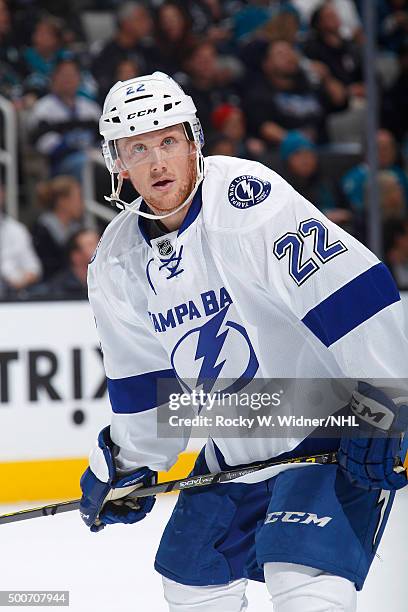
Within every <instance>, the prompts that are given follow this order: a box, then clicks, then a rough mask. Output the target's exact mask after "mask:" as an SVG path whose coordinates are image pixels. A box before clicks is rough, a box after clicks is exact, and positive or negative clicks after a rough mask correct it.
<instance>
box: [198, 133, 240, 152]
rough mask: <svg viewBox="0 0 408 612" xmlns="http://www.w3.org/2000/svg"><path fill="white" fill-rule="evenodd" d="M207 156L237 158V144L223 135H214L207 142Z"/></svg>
mask: <svg viewBox="0 0 408 612" xmlns="http://www.w3.org/2000/svg"><path fill="white" fill-rule="evenodd" d="M205 151H206V155H229V156H230V157H236V150H235V143H234V142H232V140H231V139H230V138H228V137H227V136H223V135H222V134H212V135H211V136H210V137H209V138H207V139H206V141H205Z"/></svg>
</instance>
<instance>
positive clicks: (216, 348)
mask: <svg viewBox="0 0 408 612" xmlns="http://www.w3.org/2000/svg"><path fill="white" fill-rule="evenodd" d="M228 308H229V305H228V306H225V308H223V309H222V310H220V312H219V313H218V314H217V315H216V316H215V317H213V318H212V319H210V320H209V321H208V323H206V324H205V325H203V326H202V327H201V329H200V332H199V338H198V343H197V350H196V354H195V361H197V360H198V359H202V360H203V361H202V363H201V369H200V373H199V375H198V379H197V386H200V385H203V390H204V391H205V392H206V393H209V392H210V391H211V389H212V388H213V386H214V383H215V381H216V380H217V378H218V375H219V373H220V372H221V370H222V367H223V365H224V363H225V359H224V360H223V361H221V363H219V364H217V365H216V362H217V359H218V357H219V355H220V353H221V350H222V347H223V346H224V342H225V339H226V337H227V335H228V331H229V330H228V329H227V330H225V331H223V332H222V333H219V331H220V327H221V325H222V322H223V321H224V319H225V315H226V313H227V310H228Z"/></svg>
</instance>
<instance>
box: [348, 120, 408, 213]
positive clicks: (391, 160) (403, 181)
mask: <svg viewBox="0 0 408 612" xmlns="http://www.w3.org/2000/svg"><path fill="white" fill-rule="evenodd" d="M377 146H378V165H379V168H380V170H389V171H390V172H392V173H393V174H394V175H395V176H396V178H397V180H398V182H399V183H400V185H401V187H402V189H403V193H404V199H405V200H406V201H408V177H407V174H406V172H405V171H404V169H403V168H402V167H401V166H400V165H399V164H398V161H397V160H398V148H397V144H396V142H395V138H394V136H393V135H392V134H391V132H389V131H388V130H384V129H380V130H379V131H378V132H377ZM367 176H368V166H367V164H366V163H362V164H359V165H358V166H355V167H354V168H351V170H349V171H348V172H347V173H346V174H345V176H344V177H343V178H342V180H341V184H342V188H343V191H344V194H345V196H346V198H347V200H348V202H349V204H350V206H352V207H353V208H354V210H355V211H356V212H357V213H359V214H362V213H363V208H364V190H365V184H366V181H367Z"/></svg>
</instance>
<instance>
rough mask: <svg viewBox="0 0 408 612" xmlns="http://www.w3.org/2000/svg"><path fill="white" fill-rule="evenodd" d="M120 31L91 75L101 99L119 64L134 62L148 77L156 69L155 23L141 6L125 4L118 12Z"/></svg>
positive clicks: (94, 66) (108, 43) (108, 87)
mask: <svg viewBox="0 0 408 612" xmlns="http://www.w3.org/2000/svg"><path fill="white" fill-rule="evenodd" d="M117 20H118V29H117V32H116V34H115V36H114V38H113V39H112V40H110V41H109V42H107V43H106V44H105V46H104V47H103V48H102V50H101V51H100V53H99V54H98V55H97V56H96V57H95V60H94V62H93V66H92V73H93V75H94V77H95V78H96V80H97V82H98V84H99V94H100V98H101V99H104V98H105V95H106V93H107V92H108V91H109V89H110V88H111V87H112V85H113V84H114V81H115V75H116V71H117V67H118V64H119V63H120V62H121V61H122V60H124V59H129V58H130V59H133V60H134V61H135V62H136V63H137V64H138V66H139V67H140V68H141V70H142V71H143V72H144V73H145V74H148V73H149V72H153V71H154V70H156V69H157V65H158V64H157V52H156V48H155V47H154V45H153V40H152V35H153V21H152V18H151V16H150V13H149V11H148V10H147V8H146V7H145V6H144V5H143V4H142V3H141V2H125V3H123V4H122V5H121V6H120V8H119V9H118V13H117Z"/></svg>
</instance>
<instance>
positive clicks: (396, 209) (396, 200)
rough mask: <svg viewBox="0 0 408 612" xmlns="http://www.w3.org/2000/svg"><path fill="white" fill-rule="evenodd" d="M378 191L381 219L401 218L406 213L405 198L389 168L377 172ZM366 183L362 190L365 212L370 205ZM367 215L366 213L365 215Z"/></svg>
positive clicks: (399, 184)
mask: <svg viewBox="0 0 408 612" xmlns="http://www.w3.org/2000/svg"><path fill="white" fill-rule="evenodd" d="M378 192H379V199H380V206H381V212H382V219H383V221H388V220H390V219H395V220H398V219H400V220H401V219H403V218H404V217H405V216H406V213H407V204H408V202H407V200H406V197H405V194H404V190H403V188H402V187H401V183H400V182H399V180H398V178H397V176H396V175H395V174H394V173H393V172H391V171H390V170H381V171H380V172H379V173H378ZM368 198H369V193H368V183H366V185H365V190H364V204H365V211H366V212H367V211H368V209H369V206H370V201H369V199H368ZM365 217H367V215H365Z"/></svg>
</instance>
